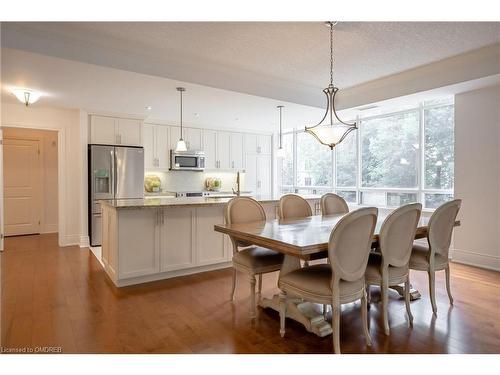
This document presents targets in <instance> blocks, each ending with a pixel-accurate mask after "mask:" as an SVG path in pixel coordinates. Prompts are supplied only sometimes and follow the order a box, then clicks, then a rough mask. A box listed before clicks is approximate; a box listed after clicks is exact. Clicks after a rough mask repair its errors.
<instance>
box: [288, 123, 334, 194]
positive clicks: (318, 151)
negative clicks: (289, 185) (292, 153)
mask: <svg viewBox="0 0 500 375" xmlns="http://www.w3.org/2000/svg"><path fill="white" fill-rule="evenodd" d="M332 157H333V152H332V151H331V150H330V149H329V148H328V147H326V146H325V147H319V145H318V141H317V140H316V138H314V137H313V136H312V135H311V134H309V133H306V132H300V133H297V185H298V186H332V183H333V179H332V172H333V169H332V160H333V159H332Z"/></svg>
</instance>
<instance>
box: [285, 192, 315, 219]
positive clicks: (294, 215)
mask: <svg viewBox="0 0 500 375" xmlns="http://www.w3.org/2000/svg"><path fill="white" fill-rule="evenodd" d="M278 216H279V218H280V219H302V218H304V217H308V216H312V209H311V206H310V205H309V203H307V201H306V200H305V199H304V198H302V197H301V196H300V195H296V194H285V195H283V196H282V197H281V198H280V201H279V203H278Z"/></svg>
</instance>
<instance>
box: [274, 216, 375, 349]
mask: <svg viewBox="0 0 500 375" xmlns="http://www.w3.org/2000/svg"><path fill="white" fill-rule="evenodd" d="M377 212H378V210H377V208H375V207H366V208H361V209H359V210H356V211H353V212H351V213H349V214H347V215H345V216H344V217H342V218H341V219H340V220H339V221H338V223H337V225H335V227H334V228H333V230H332V233H331V234H330V240H329V243H328V257H329V259H330V263H328V264H318V265H313V266H309V267H305V268H300V269H297V270H294V271H291V272H289V273H286V274H284V275H282V274H280V278H279V281H278V286H279V288H280V289H281V293H280V297H279V301H280V304H279V305H280V334H281V336H282V337H283V336H284V335H285V317H286V308H287V299H288V297H289V296H290V297H298V298H303V299H304V300H307V301H310V302H314V303H321V304H329V305H332V328H333V347H334V350H335V353H340V305H341V304H345V303H350V302H354V301H357V300H359V299H361V318H362V320H363V330H364V334H365V339H366V344H367V345H368V346H370V345H371V338H370V332H369V330H368V320H367V301H366V289H365V271H366V265H367V263H368V255H369V253H370V248H371V244H372V240H373V232H374V230H375V225H376V223H377Z"/></svg>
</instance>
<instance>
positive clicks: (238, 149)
mask: <svg viewBox="0 0 500 375" xmlns="http://www.w3.org/2000/svg"><path fill="white" fill-rule="evenodd" d="M231 168H233V169H243V134H241V133H231Z"/></svg>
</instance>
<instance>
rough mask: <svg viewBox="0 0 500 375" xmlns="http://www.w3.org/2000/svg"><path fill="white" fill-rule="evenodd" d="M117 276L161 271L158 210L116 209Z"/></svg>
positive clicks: (135, 275) (134, 275)
mask: <svg viewBox="0 0 500 375" xmlns="http://www.w3.org/2000/svg"><path fill="white" fill-rule="evenodd" d="M118 215H119V217H118V233H119V238H118V249H119V253H120V256H119V261H118V262H119V264H118V275H119V278H120V279H125V278H129V277H138V276H145V275H150V274H153V273H157V272H159V271H160V235H159V234H160V226H159V215H158V210H157V209H136V210H120V211H118Z"/></svg>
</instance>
